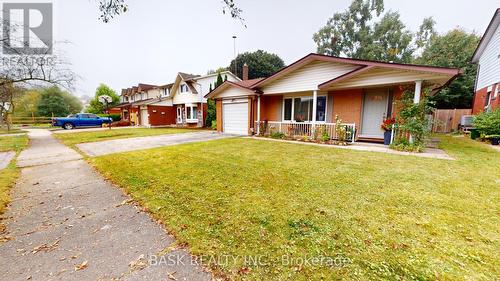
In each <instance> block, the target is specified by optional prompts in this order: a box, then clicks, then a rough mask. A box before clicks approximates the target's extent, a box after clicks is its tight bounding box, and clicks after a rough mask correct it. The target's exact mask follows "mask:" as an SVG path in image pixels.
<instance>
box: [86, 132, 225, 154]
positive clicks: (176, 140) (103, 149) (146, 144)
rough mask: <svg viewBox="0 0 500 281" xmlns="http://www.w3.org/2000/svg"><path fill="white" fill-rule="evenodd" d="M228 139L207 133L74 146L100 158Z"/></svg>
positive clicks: (217, 134)
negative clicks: (113, 154)
mask: <svg viewBox="0 0 500 281" xmlns="http://www.w3.org/2000/svg"><path fill="white" fill-rule="evenodd" d="M228 137H231V136H230V135H227V134H221V133H216V132H210V131H208V132H194V133H182V134H170V135H160V136H148V137H137V138H128V139H116V140H108V141H99V142H88V143H81V144H77V145H76V146H77V147H78V149H80V150H81V151H83V152H84V153H85V154H87V155H89V156H101V155H106V154H111V153H118V152H126V151H134V150H140V149H148V148H155V147H162V146H169V145H176V144H183V143H190V142H199V141H208V140H216V139H222V138H228Z"/></svg>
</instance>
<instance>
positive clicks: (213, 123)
mask: <svg viewBox="0 0 500 281" xmlns="http://www.w3.org/2000/svg"><path fill="white" fill-rule="evenodd" d="M211 127H212V130H217V120H212V126H211Z"/></svg>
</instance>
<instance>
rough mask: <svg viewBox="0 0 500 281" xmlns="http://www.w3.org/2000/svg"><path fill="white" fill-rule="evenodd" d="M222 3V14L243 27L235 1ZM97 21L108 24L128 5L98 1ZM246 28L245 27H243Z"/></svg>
mask: <svg viewBox="0 0 500 281" xmlns="http://www.w3.org/2000/svg"><path fill="white" fill-rule="evenodd" d="M221 2H222V13H223V14H226V13H227V14H229V15H230V16H231V17H232V18H233V19H237V20H239V21H240V22H241V23H242V24H243V25H245V23H244V21H245V20H244V19H243V17H242V15H241V14H242V13H243V10H241V9H240V8H238V6H237V5H236V3H235V0H221ZM99 11H100V12H101V14H100V15H99V19H100V20H102V21H103V22H106V23H107V22H109V21H110V20H111V19H113V18H114V17H116V16H119V15H121V14H123V13H125V12H126V11H128V5H127V3H126V2H125V0H99ZM245 27H246V25H245Z"/></svg>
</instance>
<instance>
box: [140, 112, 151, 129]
mask: <svg viewBox="0 0 500 281" xmlns="http://www.w3.org/2000/svg"><path fill="white" fill-rule="evenodd" d="M141 125H142V126H146V127H147V126H149V114H148V110H147V109H141Z"/></svg>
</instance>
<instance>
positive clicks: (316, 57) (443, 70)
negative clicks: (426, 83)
mask: <svg viewBox="0 0 500 281" xmlns="http://www.w3.org/2000/svg"><path fill="white" fill-rule="evenodd" d="M313 61H324V62H335V63H344V64H351V65H359V66H360V68H358V69H356V70H355V71H358V70H359V71H361V70H362V69H363V67H385V68H391V69H400V70H410V71H423V72H432V73H436V74H444V75H450V76H454V75H456V74H457V73H460V70H459V69H456V68H448V67H436V66H426V65H416V64H402V63H390V62H379V61H371V60H360V59H351V58H343V57H335V56H327V55H321V54H314V53H311V54H309V55H307V56H305V57H303V58H301V59H299V60H298V61H296V62H294V63H292V64H290V65H289V66H287V67H284V68H282V69H281V70H279V71H278V72H276V73H274V74H273V75H271V76H269V77H268V78H266V79H263V80H262V81H260V82H259V83H256V84H255V85H253V86H252V88H260V87H262V86H265V85H267V84H269V83H271V82H272V81H274V80H276V79H278V78H280V77H283V76H285V75H287V74H289V73H291V72H293V71H295V70H297V69H299V68H301V67H302V66H304V65H307V64H309V63H311V62H313ZM355 71H354V72H355ZM347 74H350V75H357V74H358V73H347ZM337 78H340V77H337ZM335 79H336V78H335ZM335 79H332V80H330V81H327V82H325V83H333V80H335Z"/></svg>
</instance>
